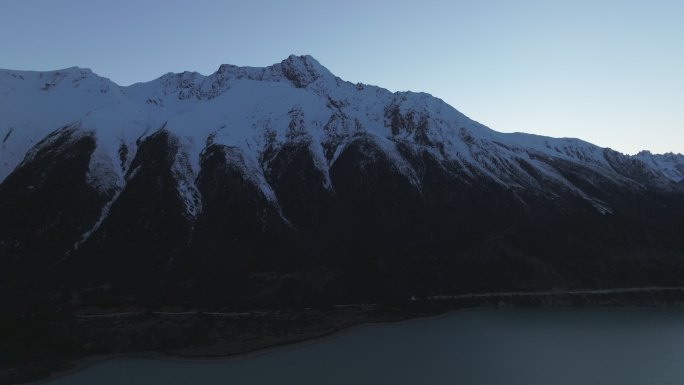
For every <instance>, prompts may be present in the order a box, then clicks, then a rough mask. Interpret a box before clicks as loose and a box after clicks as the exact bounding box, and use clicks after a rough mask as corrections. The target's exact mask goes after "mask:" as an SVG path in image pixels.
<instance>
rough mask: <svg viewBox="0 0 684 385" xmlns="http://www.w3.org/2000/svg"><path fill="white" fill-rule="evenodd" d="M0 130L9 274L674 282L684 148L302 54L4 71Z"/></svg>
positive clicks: (217, 288)
mask: <svg viewBox="0 0 684 385" xmlns="http://www.w3.org/2000/svg"><path fill="white" fill-rule="evenodd" d="M0 138H2V144H1V146H2V147H1V148H0V181H2V183H1V184H0V275H1V276H0V278H1V280H2V282H3V283H1V284H0V285H2V287H3V288H4V289H16V288H18V287H22V288H27V292H30V291H31V290H34V291H36V290H37V291H39V292H40V291H41V290H47V291H51V290H56V291H59V290H71V291H75V292H79V291H82V292H86V291H87V292H88V293H90V294H89V295H90V297H91V298H93V299H92V301H95V302H97V301H105V300H106V299H107V298H108V299H107V300H111V301H114V300H113V299H112V298H129V299H131V298H132V299H133V300H134V301H149V302H154V303H160V302H165V303H166V302H168V303H185V302H187V301H193V303H198V302H202V301H205V302H209V303H221V304H252V305H253V304H273V303H277V304H303V303H313V302H335V303H339V301H352V300H382V299H385V300H395V299H399V300H401V299H405V298H409V297H411V296H414V295H415V296H421V295H434V294H452V293H459V292H473V291H502V290H541V289H553V288H609V287H633V286H668V285H683V284H684V282H683V281H684V263H683V262H684V255H683V254H684V240H683V239H684V237H682V236H681V229H683V228H684V182H682V179H683V178H684V156H682V155H674V154H666V155H653V154H650V153H648V152H643V153H640V154H639V155H636V156H627V155H623V154H620V153H618V152H615V151H612V150H610V149H604V148H600V147H597V146H594V145H592V144H590V143H586V142H583V141H581V140H578V139H555V138H547V137H542V136H535V135H527V134H519V133H516V134H504V133H499V132H496V131H493V130H491V129H489V128H487V127H485V126H483V125H481V124H479V123H477V122H475V121H473V120H471V119H469V118H467V117H466V116H465V115H463V114H461V113H460V112H458V111H457V110H455V109H454V108H452V107H451V106H449V105H447V104H446V103H444V102H443V101H442V100H440V99H437V98H435V97H432V96H430V95H428V94H424V93H413V92H397V93H392V92H389V91H387V90H385V89H382V88H379V87H375V86H369V85H364V84H352V83H349V82H346V81H344V80H342V79H340V78H338V77H336V76H334V75H333V74H331V73H330V72H329V71H328V70H327V69H326V68H324V67H323V66H321V65H320V64H319V63H318V62H317V61H316V60H315V59H313V58H312V57H310V56H299V57H298V56H290V57H289V58H287V59H286V60H284V61H282V62H281V63H278V64H275V65H273V66H270V67H265V68H251V67H236V66H230V65H223V66H221V67H220V68H219V70H218V71H217V72H215V73H213V74H211V75H209V76H203V75H200V74H198V73H191V72H184V73H180V74H171V73H170V74H166V75H164V76H162V77H160V78H159V79H156V80H153V81H151V82H148V83H138V84H134V85H131V86H128V87H121V86H118V85H116V84H114V83H112V82H111V81H109V80H108V79H106V78H102V77H99V76H97V75H95V74H93V73H92V72H91V71H89V70H86V69H80V68H69V69H65V70H60V71H53V72H19V71H4V70H0ZM93 288H95V289H93ZM29 289H31V290H29Z"/></svg>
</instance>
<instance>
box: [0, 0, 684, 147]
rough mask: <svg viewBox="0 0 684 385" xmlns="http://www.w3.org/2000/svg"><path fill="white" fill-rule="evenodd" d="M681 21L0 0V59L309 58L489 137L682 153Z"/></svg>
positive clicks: (460, 7)
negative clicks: (482, 129) (478, 127)
mask: <svg viewBox="0 0 684 385" xmlns="http://www.w3.org/2000/svg"><path fill="white" fill-rule="evenodd" d="M551 3H553V4H551ZM683 19H684V2H681V1H679V0H653V1H634V0H621V1H618V0H594V1H589V0H577V1H573V2H548V1H541V0H537V1H534V0H521V1H515V2H511V1H504V0H497V1H495V0H480V1H475V0H472V1H429V0H426V1H422V2H420V3H418V2H410V3H407V4H404V3H402V2H390V1H376V2H373V3H372V4H367V2H362V1H356V0H350V1H346V2H329V1H306V0H293V1H288V2H284V1H275V0H272V1H266V0H260V1H250V2H234V1H211V0H196V1H194V2H192V3H188V2H182V1H176V0H173V1H143V0H138V1H132V0H121V1H118V2H93V1H88V0H65V1H60V2H42V1H37V0H8V1H5V2H3V9H2V13H0V33H1V34H2V36H3V38H2V39H0V52H2V55H1V56H0V68H3V69H19V70H56V69H62V68H66V67H72V66H78V67H85V68H91V69H92V70H93V71H94V72H95V73H97V74H98V75H100V76H104V77H107V78H110V79H111V80H113V81H114V82H116V83H117V84H120V85H129V84H132V83H135V82H141V81H150V80H153V79H155V78H157V77H159V76H161V75H163V74H164V73H167V72H182V71H186V70H187V71H197V72H199V73H202V74H205V75H208V74H210V73H213V72H214V71H216V69H218V67H219V66H220V65H221V64H224V63H228V64H235V65H249V66H255V67H263V66H268V65H271V64H274V63H277V62H280V61H281V60H283V59H284V58H286V57H287V56H288V55H290V54H297V55H302V54H309V55H312V56H313V57H315V58H316V59H317V60H318V61H319V62H320V63H321V64H322V65H324V66H326V67H327V68H328V69H329V70H330V71H331V72H333V73H334V74H335V75H337V76H339V77H341V78H342V79H344V80H348V81H351V82H362V83H368V84H374V85H379V86H381V87H385V88H387V89H389V90H391V91H405V90H411V91H416V92H427V93H430V94H432V95H434V96H436V97H439V98H441V99H443V100H445V101H446V102H447V103H449V104H450V105H452V106H453V107H455V108H456V109H458V110H459V111H461V112H463V113H464V114H466V115H468V116H469V117H471V118H472V119H474V120H477V121H479V122H481V123H483V124H485V125H487V126H489V127H491V128H492V129H494V130H497V131H502V132H516V131H517V132H527V133H533V134H539V135H546V136H553V137H576V138H580V139H583V140H586V141H588V142H591V143H594V144H596V145H599V146H602V147H610V148H613V149H616V150H618V151H621V152H625V153H630V154H633V153H636V152H638V151H640V150H650V151H652V152H656V153H663V152H670V151H671V152H679V153H684V108H683V106H684V70H683V69H684V50H682V49H681V43H682V42H684V24H683V23H682V22H681V20H683Z"/></svg>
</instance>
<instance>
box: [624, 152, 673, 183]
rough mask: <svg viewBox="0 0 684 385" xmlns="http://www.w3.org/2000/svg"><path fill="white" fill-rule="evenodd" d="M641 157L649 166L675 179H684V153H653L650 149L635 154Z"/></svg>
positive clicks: (637, 157) (636, 156)
mask: <svg viewBox="0 0 684 385" xmlns="http://www.w3.org/2000/svg"><path fill="white" fill-rule="evenodd" d="M633 158H635V159H639V160H641V161H642V162H644V163H645V164H647V165H648V166H649V167H652V168H654V169H656V170H659V171H661V172H662V173H663V174H665V176H667V177H668V178H670V179H672V180H674V181H682V180H684V155H682V154H673V153H671V152H668V153H666V154H651V152H650V151H641V152H640V153H638V154H636V155H634V156H633Z"/></svg>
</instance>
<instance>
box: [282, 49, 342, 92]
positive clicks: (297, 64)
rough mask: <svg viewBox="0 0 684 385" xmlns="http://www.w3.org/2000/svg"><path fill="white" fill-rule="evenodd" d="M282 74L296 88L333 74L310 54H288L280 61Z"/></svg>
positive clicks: (332, 76)
mask: <svg viewBox="0 0 684 385" xmlns="http://www.w3.org/2000/svg"><path fill="white" fill-rule="evenodd" d="M280 66H281V69H282V71H283V75H285V77H286V78H288V79H289V80H290V81H291V82H292V84H293V85H294V86H295V87H297V88H304V87H306V86H307V85H309V84H311V83H313V82H315V81H316V80H318V79H320V78H334V75H333V74H332V73H331V72H330V71H328V69H327V68H325V67H323V66H322V65H321V63H319V62H318V61H317V60H316V59H314V58H313V57H312V56H310V55H302V56H296V55H290V56H289V57H288V58H287V59H285V60H283V61H282V62H281V63H280Z"/></svg>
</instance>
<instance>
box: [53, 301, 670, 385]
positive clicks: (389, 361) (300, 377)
mask: <svg viewBox="0 0 684 385" xmlns="http://www.w3.org/2000/svg"><path fill="white" fill-rule="evenodd" d="M50 384H54V385H57V384H60V385H61V384H64V385H66V384H69V385H79V384H97V385H107V384H125V385H137V384H141V385H142V384H145V385H149V384H164V385H175V384H179V385H180V384H183V385H186V384H193V385H194V384H197V385H215V384H216V385H218V384H221V385H233V384H345V385H349V384H354V385H356V384H393V385H401V384H421V385H423V384H424V385H427V384H449V385H455V384H462V385H479V384H487V385H493V384H505V385H515V384H520V385H536V384H543V385H554V384H559V385H560V384H568V385H569V384H572V385H576V384H585V385H586V384H600V385H608V384H620V385H629V384H644V385H660V384H663V385H664V384H678V385H679V384H684V310H679V309H657V308H587V309H538V310H514V309H477V310H467V311H460V312H454V313H451V314H449V315H446V316H440V317H432V318H424V319H414V320H410V321H404V322H400V323H394V324H377V325H362V326H359V327H355V328H352V329H350V330H348V331H345V332H343V333H341V334H339V335H337V336H335V337H334V338H328V339H322V340H317V341H313V342H310V343H305V344H300V345H294V346H290V347H284V348H279V349H275V350H272V351H268V352H264V353H263V354H256V355H251V356H246V357H245V358H242V359H232V360H223V361H166V360H155V359H145V358H116V359H112V360H108V361H104V362H100V363H98V364H96V365H93V366H91V367H88V368H87V369H85V370H83V371H80V372H77V373H74V374H71V375H69V376H67V377H62V378H59V379H57V380H54V381H52V382H50Z"/></svg>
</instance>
